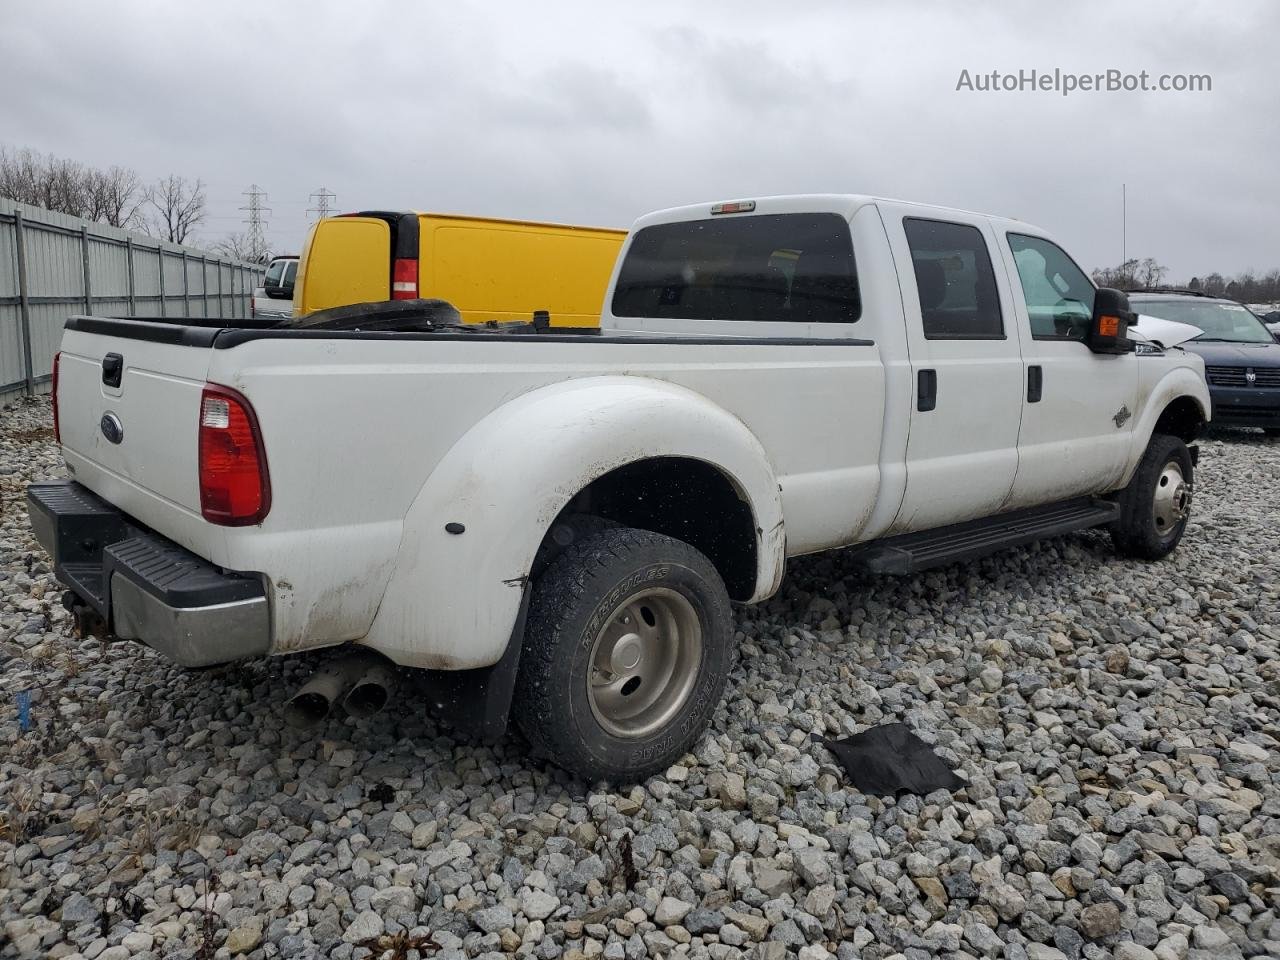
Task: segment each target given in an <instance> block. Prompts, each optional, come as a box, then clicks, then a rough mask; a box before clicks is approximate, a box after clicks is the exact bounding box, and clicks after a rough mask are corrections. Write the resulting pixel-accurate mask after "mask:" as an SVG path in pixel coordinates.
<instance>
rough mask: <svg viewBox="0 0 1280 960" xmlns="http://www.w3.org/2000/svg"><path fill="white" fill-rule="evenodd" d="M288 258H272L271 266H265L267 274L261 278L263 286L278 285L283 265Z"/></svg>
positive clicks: (282, 272)
mask: <svg viewBox="0 0 1280 960" xmlns="http://www.w3.org/2000/svg"><path fill="white" fill-rule="evenodd" d="M288 262H289V261H288V260H272V261H271V266H269V267H267V276H266V278H265V279H264V280H263V286H266V287H278V286H280V278H281V276H283V274H284V266H285V264H286V263H288Z"/></svg>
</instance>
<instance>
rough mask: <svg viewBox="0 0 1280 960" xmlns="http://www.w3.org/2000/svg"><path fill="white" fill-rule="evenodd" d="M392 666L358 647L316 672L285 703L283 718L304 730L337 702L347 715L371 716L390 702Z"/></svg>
mask: <svg viewBox="0 0 1280 960" xmlns="http://www.w3.org/2000/svg"><path fill="white" fill-rule="evenodd" d="M395 681H396V675H395V668H394V666H392V664H391V663H390V661H388V660H386V659H385V658H384V657H381V656H379V655H378V654H376V653H374V652H373V651H372V650H357V651H354V652H352V653H348V654H346V655H344V656H341V657H339V658H337V659H336V660H333V661H332V662H330V663H329V664H328V665H326V666H325V667H323V668H322V669H320V670H318V671H316V673H315V674H313V675H312V677H311V679H310V680H308V681H307V682H306V683H305V684H303V685H302V688H301V689H299V690H298V692H297V693H295V694H294V695H293V696H292V697H290V698H289V700H288V702H286V703H285V707H284V717H285V720H286V721H287V722H288V723H289V725H290V726H292V727H297V728H298V729H305V728H307V727H314V726H315V725H316V724H318V723H320V721H322V720H324V719H325V718H326V717H327V716H329V714H330V713H332V712H333V708H334V707H335V706H337V705H338V704H341V705H342V709H343V710H345V711H346V713H347V715H348V716H350V717H355V718H357V719H363V718H364V717H371V716H373V715H374V714H375V713H377V712H378V711H380V710H381V709H382V708H383V707H385V706H386V705H387V704H388V703H389V702H390V701H391V695H392V693H393V692H394V690H395Z"/></svg>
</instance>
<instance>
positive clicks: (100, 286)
mask: <svg viewBox="0 0 1280 960" xmlns="http://www.w3.org/2000/svg"><path fill="white" fill-rule="evenodd" d="M19 224H20V225H21V246H22V250H23V255H24V259H25V262H26V283H25V286H24V284H23V283H22V278H21V275H20V274H21V271H20V269H19V263H18V259H19V258H18V249H19V236H18V231H19ZM130 254H132V257H131V256H130ZM131 259H132V282H131V281H130V260H131ZM262 270H263V268H262V267H261V266H258V265H256V264H252V263H244V262H242V261H236V260H230V259H228V258H226V257H220V256H216V255H213V254H210V253H208V252H207V251H204V250H199V249H197V248H194V247H180V246H178V245H176V244H172V243H163V242H161V241H158V240H155V239H153V238H151V237H147V236H144V235H142V234H137V233H130V232H128V231H125V230H120V229H118V228H116V227H109V226H106V225H105V224H100V223H92V222H90V221H87V220H81V219H79V218H77V217H70V216H67V215H66V214H62V213H55V212H53V211H50V210H42V209H40V208H39V207H32V206H29V205H27V204H21V203H15V202H13V201H11V200H4V199H0V400H3V399H5V398H6V397H8V396H11V395H13V394H17V393H22V392H26V391H27V390H38V389H40V388H41V387H46V388H47V384H48V381H49V372H50V370H51V368H52V365H53V355H54V353H55V352H56V351H57V349H58V343H59V341H60V340H61V338H62V325H63V323H64V322H65V320H66V318H67V317H68V316H70V315H71V314H77V313H86V312H88V313H96V314H101V315H104V316H115V317H125V316H135V317H153V318H154V317H166V318H180V317H183V316H192V317H245V316H248V314H249V298H250V297H251V296H252V294H253V287H254V286H256V285H257V284H258V283H259V282H260V281H261V277H262ZM24 297H25V307H24ZM28 329H29V331H30V333H29V335H26V336H24V332H23V331H24V330H28ZM28 355H29V356H30V361H29V364H28V360H27V357H28Z"/></svg>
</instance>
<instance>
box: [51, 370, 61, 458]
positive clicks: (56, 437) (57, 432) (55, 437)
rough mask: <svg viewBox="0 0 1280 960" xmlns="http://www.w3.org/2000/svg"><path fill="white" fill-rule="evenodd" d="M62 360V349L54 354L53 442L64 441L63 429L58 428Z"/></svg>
mask: <svg viewBox="0 0 1280 960" xmlns="http://www.w3.org/2000/svg"><path fill="white" fill-rule="evenodd" d="M61 361H62V351H58V352H57V353H55V354H54V355H53V442H54V443H61V442H62V431H61V430H59V429H58V364H59V363H61Z"/></svg>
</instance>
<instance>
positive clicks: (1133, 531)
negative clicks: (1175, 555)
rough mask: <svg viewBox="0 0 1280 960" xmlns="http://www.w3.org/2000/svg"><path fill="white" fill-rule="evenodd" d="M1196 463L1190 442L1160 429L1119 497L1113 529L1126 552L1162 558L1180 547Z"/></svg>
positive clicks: (1119, 548) (1115, 539)
mask: <svg viewBox="0 0 1280 960" xmlns="http://www.w3.org/2000/svg"><path fill="white" fill-rule="evenodd" d="M1191 490H1192V465H1191V454H1190V452H1188V450H1187V445H1186V444H1185V443H1183V442H1182V441H1181V440H1179V439H1178V438H1177V437H1171V436H1168V435H1166V434H1160V433H1158V434H1156V435H1155V436H1153V437H1152V438H1151V442H1150V443H1149V444H1148V445H1147V450H1146V452H1145V453H1144V454H1143V455H1142V460H1141V461H1140V462H1139V464H1138V469H1137V470H1136V471H1135V472H1134V474H1133V479H1132V480H1130V481H1129V485H1128V486H1127V487H1125V488H1124V490H1122V491H1121V492H1120V495H1119V496H1118V497H1117V498H1116V500H1117V502H1118V503H1119V504H1120V519H1119V520H1117V521H1116V522H1115V524H1114V525H1113V526H1112V528H1111V540H1112V542H1113V543H1114V544H1115V547H1116V550H1117V551H1118V552H1119V553H1120V554H1121V555H1122V556H1126V557H1137V558H1138V559H1141V560H1160V559H1162V558H1163V557H1167V556H1168V555H1169V554H1170V553H1172V552H1173V550H1174V548H1175V547H1177V546H1178V541H1180V540H1181V539H1182V534H1183V532H1184V531H1185V530H1186V529H1187V519H1188V517H1189V516H1190V514H1191Z"/></svg>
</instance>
